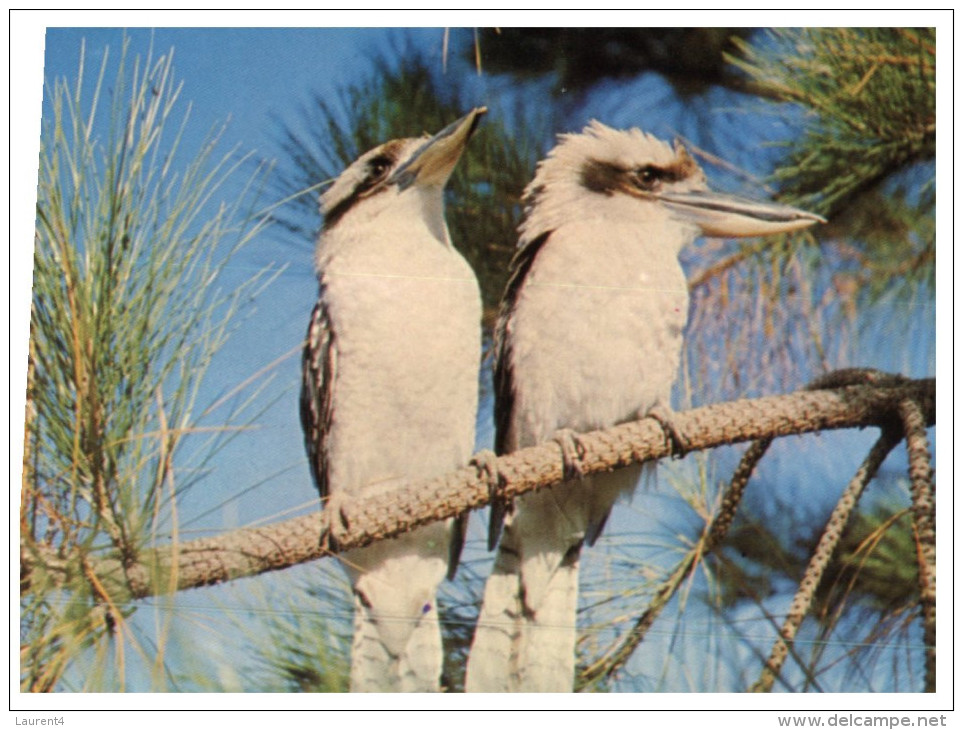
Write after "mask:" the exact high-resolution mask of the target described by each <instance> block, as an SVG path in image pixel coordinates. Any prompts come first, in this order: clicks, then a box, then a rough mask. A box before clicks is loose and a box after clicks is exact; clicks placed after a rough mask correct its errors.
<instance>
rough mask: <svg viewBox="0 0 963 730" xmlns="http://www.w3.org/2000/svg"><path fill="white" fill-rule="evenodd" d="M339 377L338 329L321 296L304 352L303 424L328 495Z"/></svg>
mask: <svg viewBox="0 0 963 730" xmlns="http://www.w3.org/2000/svg"><path fill="white" fill-rule="evenodd" d="M336 377H337V349H336V347H335V336H334V330H333V329H332V326H331V319H330V317H329V315H328V309H327V306H326V305H325V302H324V298H323V297H319V298H318V302H317V304H315V305H314V311H312V312H311V323H310V325H309V326H308V333H307V337H306V338H305V342H304V350H303V352H302V355H301V408H300V410H301V426H302V429H303V431H304V446H305V448H306V449H307V453H308V464H309V465H310V468H311V477H312V478H313V479H314V485H315V486H316V487H317V489H318V491H319V492H320V493H321V499H322V500H324V499H325V498H327V496H328V464H327V456H328V454H327V448H326V444H327V438H328V433H329V430H330V426H331V406H332V402H333V400H334V385H335V379H336Z"/></svg>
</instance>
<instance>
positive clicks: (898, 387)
mask: <svg viewBox="0 0 963 730" xmlns="http://www.w3.org/2000/svg"><path fill="white" fill-rule="evenodd" d="M906 399H911V400H913V401H916V402H917V403H919V404H920V407H921V409H922V412H923V415H924V417H925V420H926V423H927V425H932V424H933V423H935V419H936V381H935V379H933V378H927V379H922V380H905V381H902V380H901V381H899V382H897V383H886V384H882V385H880V384H875V385H856V386H850V387H841V388H837V389H833V390H817V391H811V390H806V391H799V392H796V393H792V394H789V395H781V396H769V397H765V398H757V399H753V400H738V401H732V402H729V403H722V404H718V405H712V406H705V407H702V408H695V409H693V410H690V411H684V412H679V413H676V414H674V417H673V424H674V425H675V426H676V427H677V428H678V429H679V430H680V431H681V432H682V433H683V434H684V435H685V436H686V439H687V442H688V444H687V445H688V447H689V449H690V450H701V449H707V448H712V447H716V446H722V445H726V444H734V443H739V442H745V441H752V440H756V439H763V438H778V437H780V436H788V435H794V434H803V433H810V432H814V431H821V430H827V429H841V428H860V427H866V426H880V427H883V426H886V425H888V424H890V423H893V422H894V421H896V422H898V419H899V415H898V407H899V404H900V403H901V402H903V401H904V400H906ZM579 443H580V445H581V446H583V447H584V456H583V459H582V471H583V472H584V473H585V474H593V473H597V472H602V471H608V470H611V469H617V468H620V467H623V466H627V465H629V464H632V463H635V462H641V461H649V460H655V459H661V458H663V457H666V456H669V455H671V446H670V444H668V443H667V441H666V438H665V434H664V431H663V429H662V427H661V426H660V425H659V424H658V422H656V421H655V420H654V419H651V418H646V419H642V420H640V421H635V422H632V423H626V424H622V425H619V426H615V427H613V428H610V429H607V430H604V431H594V432H591V433H588V434H583V435H581V437H580V439H579ZM493 464H494V466H495V467H496V468H497V477H496V478H493V477H492V476H490V475H489V472H487V471H486V470H485V469H480V468H475V467H466V468H463V469H459V470H457V471H455V472H451V473H449V474H446V475H444V476H441V477H437V478H434V479H430V480H425V481H420V482H416V483H412V484H411V485H409V486H407V487H406V488H404V489H401V490H398V491H397V492H394V493H390V494H384V495H379V496H378V497H376V498H371V499H367V500H365V501H364V502H363V503H349V504H348V505H347V506H346V508H345V509H344V513H345V515H346V518H347V524H348V529H347V531H346V532H345V533H344V534H339V535H338V544H339V549H340V550H346V549H350V548H355V547H362V546H364V545H368V544H370V543H372V542H375V541H376V540H381V539H385V538H389V537H393V536H395V535H398V534H401V533H403V532H406V531H408V530H410V529H412V528H414V527H417V526H419V525H423V524H427V523H429V522H433V521H435V520H441V519H445V518H448V517H454V516H456V515H459V514H461V513H463V512H466V511H467V510H472V509H477V508H479V507H483V506H484V505H486V504H487V503H488V502H489V501H490V499H491V496H492V494H493V493H497V494H498V496H500V497H503V498H511V497H516V496H518V495H520V494H523V493H525V492H527V491H530V490H533V489H537V488H541V487H547V486H551V485H554V484H557V483H559V482H560V481H562V478H563V464H562V459H561V457H560V451H559V446H558V444H557V443H556V442H554V441H552V442H548V443H545V444H542V445H540V446H534V447H531V448H527V449H523V450H521V451H517V452H515V453H512V454H508V455H506V456H502V457H499V458H498V459H497V460H495V461H494V462H493ZM488 466H491V464H488ZM496 482H497V483H496ZM321 537H322V535H321V519H320V516H319V514H318V513H312V514H309V515H305V516H303V517H298V518H295V519H291V520H286V521H284V522H278V523H275V524H273V525H268V526H265V527H258V528H243V529H239V530H235V531H233V532H230V533H227V534H225V535H220V536H217V537H211V538H201V539H197V540H191V541H188V542H182V543H179V544H177V545H171V546H168V547H162V548H154V549H151V550H145V551H143V552H142V554H141V555H140V556H139V559H138V561H137V562H135V563H133V564H127V565H126V566H125V565H123V564H122V563H121V562H120V561H119V560H111V559H101V560H96V561H95V560H93V559H91V558H89V557H88V559H87V560H86V562H85V565H81V562H80V560H74V559H70V558H67V559H63V558H59V557H55V556H53V555H49V554H45V553H44V552H43V551H42V550H41V549H39V548H38V547H37V546H31V545H28V544H23V543H22V544H21V555H20V560H21V590H24V587H25V586H30V585H31V584H34V585H36V584H38V583H44V584H45V585H46V586H48V587H49V586H56V585H63V584H65V583H66V582H67V581H68V579H69V578H70V577H71V576H72V575H75V574H76V573H78V572H79V571H81V570H83V571H85V572H88V571H92V573H93V575H95V576H96V578H97V580H98V581H99V582H100V583H101V584H102V585H103V586H104V587H105V588H107V589H108V590H109V591H110V593H111V595H112V596H114V600H121V599H124V598H142V597H145V596H149V595H154V594H156V593H159V592H163V591H166V590H170V589H171V587H172V586H176V589H177V590H184V589H187V588H196V587H199V586H205V585H212V584H215V583H222V582H224V581H227V580H232V579H235V578H241V577H245V576H253V575H258V574H260V573H265V572H268V571H271V570H280V569H283V568H288V567H290V566H293V565H296V564H299V563H303V562H307V561H309V560H314V559H316V558H320V557H323V556H324V555H327V554H329V553H328V552H326V551H324V550H322V548H321ZM171 576H176V581H171Z"/></svg>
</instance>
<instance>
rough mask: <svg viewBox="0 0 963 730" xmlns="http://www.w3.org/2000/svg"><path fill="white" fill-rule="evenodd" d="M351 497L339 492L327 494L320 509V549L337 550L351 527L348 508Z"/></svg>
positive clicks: (326, 550)
mask: <svg viewBox="0 0 963 730" xmlns="http://www.w3.org/2000/svg"><path fill="white" fill-rule="evenodd" d="M350 502H351V499H350V497H348V496H347V495H344V494H341V493H335V494H329V495H328V497H327V499H326V500H325V503H324V509H323V510H321V549H322V550H323V551H325V552H332V553H334V552H339V551H340V549H341V544H342V543H343V542H344V538H345V536H346V535H347V534H348V531H349V530H350V529H351V519H350V517H349V516H348V508H349V505H350Z"/></svg>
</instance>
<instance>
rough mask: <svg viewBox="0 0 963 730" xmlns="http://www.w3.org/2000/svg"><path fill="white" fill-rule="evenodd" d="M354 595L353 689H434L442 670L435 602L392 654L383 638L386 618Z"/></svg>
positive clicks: (389, 644)
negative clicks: (402, 644)
mask: <svg viewBox="0 0 963 730" xmlns="http://www.w3.org/2000/svg"><path fill="white" fill-rule="evenodd" d="M389 620H393V621H401V620H404V619H398V618H394V619H385V618H379V617H377V616H376V615H375V614H374V613H373V612H372V610H371V608H370V607H368V606H365V605H364V604H363V603H362V601H361V600H360V599H359V598H358V597H355V612H354V639H353V642H352V645H351V691H352V692H437V691H438V690H439V678H440V676H441V669H442V666H441V665H442V645H441V630H440V627H439V625H438V618H437V610H436V606H435V603H434V601H432V602H431V604H430V607H429V606H426V611H425V615H424V616H422V617H421V618H420V619H419V620H418V621H417V622H416V623H415V625H414V628H413V629H412V630H411V632H410V633H409V635H408V640H407V642H406V643H405V644H404V646H403V647H401V649H400V651H398V652H397V653H395V651H393V649H394V647H393V646H392V642H391V641H390V640H389V641H386V640H385V635H384V631H383V628H384V624H385V622H386V621H389Z"/></svg>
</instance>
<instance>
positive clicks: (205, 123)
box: [11, 12, 950, 554]
mask: <svg viewBox="0 0 963 730" xmlns="http://www.w3.org/2000/svg"><path fill="white" fill-rule="evenodd" d="M50 15H53V14H47V15H45V16H42V17H35V18H33V19H32V22H28V23H26V24H25V25H24V26H23V35H19V34H17V33H15V34H14V38H13V43H14V45H13V46H12V49H13V50H14V54H13V58H14V59H15V62H14V63H15V65H14V71H15V75H16V76H18V77H19V78H18V79H15V80H14V83H15V85H17V84H18V82H22V86H23V89H24V91H23V92H19V93H23V94H24V96H23V99H24V102H23V103H24V107H23V108H24V115H23V118H22V119H19V120H15V123H16V124H19V126H15V127H14V131H13V134H14V138H13V139H14V145H13V146H14V151H15V152H20V153H21V154H22V155H23V157H25V158H26V159H22V160H20V161H19V163H18V161H17V160H16V159H15V160H14V161H13V162H14V164H20V165H21V166H22V167H20V168H19V170H21V171H22V172H19V173H18V168H14V173H15V175H16V176H15V177H13V178H12V179H13V180H17V181H21V180H22V181H23V183H22V186H19V185H17V186H14V188H16V189H12V190H11V193H12V200H11V205H12V212H13V215H14V216H15V218H17V220H15V221H14V223H15V227H14V229H13V235H12V237H11V248H12V250H13V256H14V261H13V266H14V267H15V268H14V272H16V271H18V269H17V268H16V267H17V266H19V267H21V268H20V269H19V270H21V271H22V270H24V269H23V268H22V267H24V266H26V267H27V270H29V245H28V244H25V243H23V242H28V241H30V240H31V238H32V234H31V233H30V229H31V228H32V225H33V221H32V209H33V202H35V200H31V198H35V195H34V194H33V193H35V183H36V159H37V156H36V135H37V131H38V130H39V118H40V110H41V106H40V93H39V84H40V83H41V68H42V69H43V70H42V73H43V75H44V76H46V77H47V78H48V79H49V78H52V77H55V76H66V77H67V78H68V79H73V78H74V77H75V75H76V64H77V59H78V54H79V48H80V39H81V38H86V42H87V53H88V61H87V63H88V68H89V70H91V71H93V70H95V69H96V68H97V67H98V66H99V61H100V55H99V54H101V53H102V50H103V47H104V46H105V45H109V46H110V47H111V53H112V54H119V51H120V46H121V38H122V31H121V30H120V29H119V28H120V27H121V26H123V25H127V26H136V25H142V24H144V23H150V24H152V25H154V26H157V28H156V29H155V30H150V29H148V28H133V27H131V28H130V29H129V30H128V31H127V34H128V36H129V37H130V39H131V49H130V53H131V55H137V54H141V55H146V53H147V51H148V48H149V47H150V46H151V44H153V51H154V54H155V56H156V55H158V54H161V53H167V52H168V50H169V49H170V48H171V46H173V47H174V48H175V51H174V72H175V77H176V78H177V79H178V80H181V81H183V83H184V88H183V91H182V96H181V99H182V101H184V102H190V103H191V105H192V111H191V120H192V121H191V125H190V130H191V135H190V136H189V137H188V138H187V139H185V142H184V145H185V148H186V149H188V150H189V149H192V148H194V147H195V146H196V144H199V141H200V139H201V138H202V137H203V135H204V134H206V133H207V132H208V130H209V129H210V128H211V127H212V126H214V125H215V124H218V123H222V122H228V125H229V126H228V128H227V131H226V133H225V136H224V138H223V141H224V144H223V148H224V150H225V151H226V149H227V148H229V147H231V146H233V145H235V144H238V145H240V146H241V148H242V149H243V150H257V151H259V152H260V153H261V154H265V155H269V154H272V138H271V135H272V132H273V131H274V130H275V129H276V124H275V123H274V121H273V120H274V119H275V118H277V117H280V118H283V119H288V120H290V119H292V118H293V117H296V114H297V110H298V108H299V106H300V105H301V104H304V103H306V102H307V101H308V99H309V98H310V95H311V94H312V93H320V94H328V93H335V92H336V91H337V90H338V89H341V88H344V87H345V86H346V85H349V84H351V83H355V82H357V81H358V80H359V79H361V78H363V77H364V75H365V74H367V73H368V72H369V70H370V61H369V59H370V57H371V55H372V54H374V53H376V52H378V51H379V50H380V49H381V48H384V47H385V46H386V44H388V43H389V42H390V41H391V40H392V39H397V38H398V37H399V35H405V36H409V37H411V38H412V39H413V40H415V41H416V42H417V43H418V45H419V47H421V48H423V49H427V52H428V53H429V55H430V56H435V57H437V58H438V59H439V60H440V58H441V54H442V43H443V36H444V32H443V28H442V27H440V26H439V27H434V28H427V29H417V30H412V31H406V32H404V33H399V32H398V31H397V30H394V29H391V28H359V27H344V28H232V29H211V28H204V29H202V28H190V27H184V28H172V27H163V26H172V25H176V24H180V23H188V24H195V23H197V24H202V23H215V24H233V23H235V22H237V23H241V22H245V21H246V22H250V23H253V24H255V25H258V24H263V25H269V24H273V23H281V24H285V25H287V24H290V25H297V24H300V23H302V22H304V18H303V17H301V16H300V15H299V14H297V13H291V14H281V13H267V14H261V15H246V14H243V13H237V14H234V13H220V14H213V15H212V14H207V13H205V14H201V15H200V16H194V15H188V16H186V18H185V16H183V15H174V16H170V15H163V14H161V15H157V14H154V15H148V16H138V15H136V14H133V15H130V14H128V15H120V16H116V15H109V16H104V15H99V14H85V13H78V12H73V13H65V14H63V15H62V16H61V14H60V13H57V14H55V15H56V18H51V17H50ZM368 15H371V13H368V14H366V15H364V16H358V15H353V16H348V18H347V19H345V20H340V19H339V20H330V14H329V15H328V16H325V15H324V14H321V15H313V16H309V17H310V18H311V19H316V20H315V22H318V23H319V24H322V21H326V22H345V23H347V24H348V25H352V24H354V23H363V22H371V18H369V17H368ZM338 17H339V18H343V16H338ZM399 17H400V18H407V20H396V21H395V22H397V24H398V25H402V24H406V23H409V22H412V21H413V20H416V18H417V17H419V16H410V15H405V14H401V15H400V16H399V15H397V14H396V15H382V14H380V13H379V14H378V19H379V20H383V21H384V22H391V19H392V18H399ZM420 17H422V18H424V17H428V18H432V17H434V16H431V15H428V16H424V15H423V16H420ZM552 17H553V19H554V18H556V17H560V16H555V15H553V16H552ZM580 17H581V18H582V21H581V24H587V23H590V22H595V21H594V20H586V17H587V16H580ZM717 17H718V18H719V22H720V23H722V22H725V23H732V22H733V20H732V18H725V16H717ZM797 17H798V16H797ZM145 18H147V19H148V20H145ZM150 18H156V20H153V21H152V20H149V19H150ZM635 18H638V20H639V21H648V20H649V16H636V15H629V14H620V15H618V16H617V18H616V19H613V22H611V23H610V24H618V23H623V22H632V20H631V19H635ZM742 18H743V22H745V23H746V24H752V25H756V24H763V23H764V21H767V20H768V19H766V18H763V17H761V16H758V15H757V16H754V19H753V16H742ZM474 19H475V18H474V17H472V16H453V17H451V18H450V19H448V22H449V23H450V24H451V25H452V26H454V27H455V28H458V27H460V26H469V25H471V24H473V23H472V22H471V21H472V20H474ZM873 19H874V20H873V22H874V24H875V23H879V24H884V25H885V24H889V23H887V22H886V17H884V16H881V15H878V14H874V16H873ZM513 20H514V19H513ZM699 20H700V22H701V23H703V24H711V20H712V18H711V17H710V16H709V15H707V14H703V13H700V17H699ZM773 20H774V21H775V22H772V24H775V25H792V24H795V23H794V17H793V16H779V17H777V18H774V19H773ZM834 20H835V21H837V22H834V23H833V24H841V25H842V24H846V23H847V22H848V21H847V20H846V18H845V17H840V18H834ZM14 21H15V22H16V21H17V18H16V17H15V18H14ZM52 22H56V23H58V24H66V26H68V27H58V28H50V29H48V30H47V32H46V37H45V39H44V37H43V30H44V28H43V26H44V23H52ZM309 22H310V21H309ZM422 22H425V23H429V22H434V21H432V20H430V19H429V20H424V21H422ZM538 22H540V23H542V24H545V23H546V18H545V16H541V19H540V20H539V21H538ZM603 22H606V21H604V20H603ZM670 22H683V23H684V22H685V20H684V19H675V20H671V21H670ZM862 22H863V23H864V24H865V23H866V22H867V21H866V18H863V19H862ZM475 24H498V23H497V22H495V23H492V22H491V21H490V20H489V21H488V22H487V23H477V22H476V23H475ZM501 24H502V25H505V24H507V23H504V22H502V23H501ZM513 24H516V25H521V24H524V23H522V22H519V21H517V20H515V21H514V22H513ZM528 24H534V23H531V22H530V23H528ZM571 24H574V25H577V24H579V22H578V18H576V20H575V22H573V23H571ZM766 24H769V23H768V22H766ZM892 24H894V25H900V24H914V25H918V24H937V23H936V22H935V21H934V22H928V21H926V19H925V18H921V17H919V15H918V14H917V15H916V16H914V17H913V19H909V18H906V17H903V18H899V19H894V22H892ZM108 25H109V26H116V28H110V29H105V28H103V27H100V28H98V27H94V26H108ZM452 32H453V33H456V34H457V33H463V34H466V33H470V31H468V30H465V29H464V28H462V30H453V31H452ZM38 34H39V37H40V38H41V39H42V42H43V41H44V40H45V53H46V55H45V56H44V55H43V51H41V52H40V54H39V55H38V51H37V48H36V47H35V46H34V47H31V46H30V41H31V39H32V40H33V41H34V44H35V43H36V40H37V37H38ZM21 43H23V44H24V45H25V49H24V51H23V53H21V52H20V51H19V50H18V49H19V47H20V46H19V44H21ZM41 48H44V45H41ZM21 62H22V63H23V64H24V66H23V73H22V77H21V75H20V73H18V72H19V71H20V66H19V64H20V63H21ZM109 76H110V74H108V77H109ZM14 93H18V92H17V91H16V89H14ZM14 98H15V99H16V98H17V97H14ZM603 102H604V100H602V99H600V100H599V103H600V105H601V104H603ZM607 103H609V104H611V101H609V102H607ZM944 109H945V107H944ZM608 113H610V114H613V115H616V116H617V115H618V110H617V109H616V110H611V109H610V110H609V112H608ZM939 113H940V114H943V113H944V112H943V111H941V112H939ZM941 118H946V117H945V116H943V117H941ZM21 142H22V144H21ZM941 144H942V142H941ZM948 148H949V145H948V144H947V145H946V146H944V147H943V149H948ZM32 191H33V192H32ZM943 208H944V210H945V209H946V206H943ZM25 211H26V212H25ZM22 224H26V225H25V228H24V229H23V230H24V232H23V233H22V234H21V233H18V231H20V230H21V228H20V227H18V225H22ZM258 245H259V246H261V248H259V249H258V250H257V251H256V253H254V254H253V255H252V258H251V259H249V260H242V261H239V262H237V265H236V266H235V267H233V268H232V270H231V272H230V275H231V276H234V277H237V280H238V281H241V280H243V279H244V278H245V277H247V276H249V275H250V273H251V272H252V271H253V270H254V269H255V268H256V267H257V266H259V265H261V264H263V263H265V262H272V263H273V265H275V266H277V267H279V268H281V267H285V271H284V273H282V274H281V275H280V276H279V278H278V279H277V280H276V281H275V282H274V284H273V285H272V287H271V289H270V290H269V291H268V292H267V295H266V296H265V297H263V298H262V300H261V301H260V302H259V303H258V304H257V306H256V308H255V310H254V311H253V312H252V313H251V315H250V316H249V317H248V318H247V319H246V320H245V321H244V323H243V326H242V329H240V330H239V332H238V336H236V337H235V338H234V339H233V340H232V341H231V343H230V344H229V345H228V348H227V349H226V351H225V355H224V357H223V358H222V360H221V363H222V367H221V369H219V370H218V377H219V378H220V379H222V380H223V382H225V383H227V384H233V383H236V382H240V381H241V380H243V379H244V378H246V377H248V376H249V375H251V374H253V373H255V372H257V371H258V370H259V369H260V368H262V367H263V366H265V365H267V364H268V363H270V362H272V361H274V360H275V359H276V358H278V357H280V356H282V355H283V354H285V353H287V352H289V351H291V349H292V348H296V347H297V345H298V343H299V342H300V338H301V337H302V336H303V331H304V324H305V321H306V317H307V314H308V312H309V311H310V307H311V304H312V303H313V298H314V295H315V284H314V280H313V277H312V275H311V261H310V245H306V246H305V247H303V248H295V247H293V246H285V245H281V244H279V243H278V242H277V241H276V240H272V239H270V238H268V239H266V240H265V241H264V242H263V243H260V244H258ZM942 250H944V251H945V250H946V249H945V248H944V249H942ZM948 273H949V270H948V268H943V269H941V273H940V275H939V276H940V277H941V283H940V284H939V286H940V289H941V290H942V291H943V292H949V291H950V289H949V288H948V286H947V279H946V277H947V275H948ZM12 285H13V286H12V287H11V299H12V305H13V312H12V319H11V328H12V329H11V337H12V342H11V360H12V364H13V372H12V380H11V413H12V414H13V415H12V416H11V439H12V443H13V444H14V445H15V447H14V448H13V449H12V453H13V457H14V458H12V459H11V462H12V463H13V464H16V463H17V461H18V459H17V458H16V455H17V451H18V447H16V444H17V443H18V438H19V436H18V432H17V428H18V421H19V420H20V419H19V417H18V416H17V414H18V413H20V414H22V412H23V409H22V403H23V399H22V391H23V378H22V372H21V371H20V370H18V363H23V362H25V346H26V329H25V327H26V323H27V316H28V315H27V314H26V312H27V308H28V307H29V277H28V276H17V275H16V274H15V275H14V277H13V279H12ZM25 287H26V288H25ZM943 311H944V312H946V311H948V310H947V308H945V307H944V308H943ZM943 316H945V315H943ZM943 324H944V325H945V327H941V326H940V325H938V331H947V332H948V331H949V325H948V324H947V323H946V322H944V323H943ZM947 344H948V343H947ZM946 361H948V360H946V358H944V357H940V358H938V361H937V368H938V370H939V369H942V372H940V373H939V375H940V377H943V376H948V375H949V372H948V370H947V368H946V367H945V366H941V364H940V363H942V362H946ZM297 370H298V357H297V355H294V356H291V357H288V358H287V359H286V360H285V361H284V362H283V363H282V364H281V365H279V366H278V367H277V369H276V381H275V386H276V387H278V388H279V393H280V396H279V397H280V398H281V400H280V401H279V403H278V405H277V406H275V407H274V408H273V409H272V411H271V412H270V418H269V421H268V423H267V424H266V426H265V428H263V429H261V430H260V431H259V432H258V433H257V434H256V435H254V436H252V437H251V438H252V440H251V441H248V442H242V443H240V444H238V452H237V453H243V452H245V450H247V451H250V449H251V446H250V444H252V443H257V445H258V451H259V453H262V454H266V455H267V456H265V457H264V459H263V460H259V462H258V463H256V464H254V465H253V466H251V465H247V464H245V463H244V460H243V459H230V460H226V461H225V462H224V463H223V464H219V466H218V469H219V474H218V477H217V479H216V481H217V483H219V484H221V485H224V491H221V490H206V491H204V492H201V493H192V494H191V495H190V497H189V502H188V504H187V509H186V510H184V511H183V512H182V517H183V518H184V520H186V521H187V522H188V523H190V520H191V516H192V515H195V516H196V515H199V514H205V515H206V516H205V517H204V519H203V520H201V521H199V523H197V524H194V525H190V524H188V525H187V526H188V527H192V526H193V527H207V528H212V529H218V528H230V527H232V526H237V525H241V524H246V523H248V522H250V521H251V520H252V519H255V518H258V517H269V516H271V515H275V514H277V513H279V512H281V511H283V510H285V509H288V508H293V507H297V506H299V505H303V506H304V507H305V508H306V509H307V508H312V507H313V505H314V500H315V498H316V497H315V493H314V491H313V488H312V487H311V485H310V482H309V479H308V474H307V469H306V466H305V464H304V461H303V456H302V445H301V440H300V431H299V426H298V423H297V413H296V405H295V403H296V396H297ZM914 374H917V375H922V374H923V373H914ZM944 387H945V386H944ZM19 428H20V429H21V431H20V434H22V425H21V426H19ZM945 433H947V432H944V434H945ZM21 443H22V441H21ZM944 443H945V442H944ZM941 458H942V457H941ZM947 463H949V462H948V460H947V461H944V464H947ZM266 473H268V474H274V473H280V476H279V477H277V478H276V480H275V481H274V482H273V483H274V484H276V485H278V487H279V488H267V489H265V488H256V489H252V490H251V492H250V493H248V494H247V495H246V496H244V497H242V498H241V499H237V500H232V501H231V502H230V503H229V504H227V505H226V506H221V503H222V502H223V501H224V500H225V498H226V497H227V496H229V495H230V494H234V493H236V492H237V491H240V490H241V489H244V488H246V487H247V486H252V485H254V484H255V483H256V482H257V480H258V479H259V478H260V477H263V476H265V475H266ZM18 479H19V477H16V479H13V478H12V479H11V483H17V480H18ZM212 481H213V480H212ZM474 522H475V523H476V524H475V525H474V527H475V528H476V529H477V528H478V521H477V520H475V521H474ZM13 532H15V531H13ZM944 534H945V533H944ZM944 554H945V553H944Z"/></svg>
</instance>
